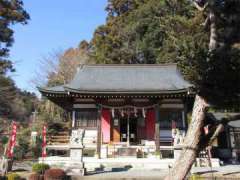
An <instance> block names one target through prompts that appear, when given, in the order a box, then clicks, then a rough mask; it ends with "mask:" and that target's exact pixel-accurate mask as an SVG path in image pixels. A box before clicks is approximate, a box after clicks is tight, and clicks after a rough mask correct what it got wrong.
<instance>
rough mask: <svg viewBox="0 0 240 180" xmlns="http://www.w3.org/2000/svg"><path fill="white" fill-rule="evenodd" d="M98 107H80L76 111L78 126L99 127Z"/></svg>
mask: <svg viewBox="0 0 240 180" xmlns="http://www.w3.org/2000/svg"><path fill="white" fill-rule="evenodd" d="M97 119H98V113H97V109H78V110H76V111H75V124H76V127H97Z"/></svg>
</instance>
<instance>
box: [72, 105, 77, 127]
mask: <svg viewBox="0 0 240 180" xmlns="http://www.w3.org/2000/svg"><path fill="white" fill-rule="evenodd" d="M75 117H76V116H75V110H74V109H73V111H72V128H73V129H74V128H75V121H76V120H75Z"/></svg>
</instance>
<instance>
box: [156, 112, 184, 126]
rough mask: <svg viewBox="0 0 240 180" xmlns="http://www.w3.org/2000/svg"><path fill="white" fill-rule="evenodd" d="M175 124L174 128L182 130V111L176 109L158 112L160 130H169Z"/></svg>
mask: <svg viewBox="0 0 240 180" xmlns="http://www.w3.org/2000/svg"><path fill="white" fill-rule="evenodd" d="M173 123H175V125H176V128H183V120H182V111H181V110H178V109H161V110H160V128H167V129H169V128H170V129H171V128H172V124H173Z"/></svg>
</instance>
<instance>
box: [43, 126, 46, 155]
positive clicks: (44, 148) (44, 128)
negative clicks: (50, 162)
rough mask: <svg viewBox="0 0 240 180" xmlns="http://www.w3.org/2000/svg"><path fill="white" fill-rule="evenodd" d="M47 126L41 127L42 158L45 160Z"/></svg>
mask: <svg viewBox="0 0 240 180" xmlns="http://www.w3.org/2000/svg"><path fill="white" fill-rule="evenodd" d="M46 136H47V126H46V125H44V126H43V130H42V157H43V158H45V157H47V151H46V146H47V137H46Z"/></svg>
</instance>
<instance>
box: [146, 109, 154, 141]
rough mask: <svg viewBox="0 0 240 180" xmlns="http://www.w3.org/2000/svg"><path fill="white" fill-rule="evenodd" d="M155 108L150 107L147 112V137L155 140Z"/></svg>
mask: <svg viewBox="0 0 240 180" xmlns="http://www.w3.org/2000/svg"><path fill="white" fill-rule="evenodd" d="M155 119H156V117H155V110H154V109H149V110H148V111H147V114H146V136H147V137H146V138H147V140H154V137H155Z"/></svg>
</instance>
